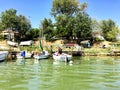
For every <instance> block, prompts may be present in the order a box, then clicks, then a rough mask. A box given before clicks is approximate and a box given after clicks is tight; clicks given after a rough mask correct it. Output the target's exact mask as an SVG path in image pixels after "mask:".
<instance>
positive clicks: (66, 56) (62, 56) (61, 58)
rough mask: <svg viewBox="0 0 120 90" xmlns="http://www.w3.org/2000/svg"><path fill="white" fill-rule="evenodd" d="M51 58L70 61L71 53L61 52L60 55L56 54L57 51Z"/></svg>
mask: <svg viewBox="0 0 120 90" xmlns="http://www.w3.org/2000/svg"><path fill="white" fill-rule="evenodd" d="M53 59H54V60H56V61H65V62H66V61H70V60H72V55H69V54H66V53H62V54H61V55H57V53H54V54H53Z"/></svg>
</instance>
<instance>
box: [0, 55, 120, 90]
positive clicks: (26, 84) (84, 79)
mask: <svg viewBox="0 0 120 90" xmlns="http://www.w3.org/2000/svg"><path fill="white" fill-rule="evenodd" d="M73 60H74V63H73V64H66V63H64V62H53V60H52V59H48V60H41V61H39V62H37V61H34V60H30V59H29V60H22V61H21V60H17V61H9V62H1V63H0V90H120V57H74V58H73Z"/></svg>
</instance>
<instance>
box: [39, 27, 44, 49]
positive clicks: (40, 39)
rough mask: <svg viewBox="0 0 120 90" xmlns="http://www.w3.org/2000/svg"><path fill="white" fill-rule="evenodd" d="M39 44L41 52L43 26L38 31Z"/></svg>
mask: <svg viewBox="0 0 120 90" xmlns="http://www.w3.org/2000/svg"><path fill="white" fill-rule="evenodd" d="M39 42H40V48H41V50H42V51H43V26H42V27H41V29H40V33H39Z"/></svg>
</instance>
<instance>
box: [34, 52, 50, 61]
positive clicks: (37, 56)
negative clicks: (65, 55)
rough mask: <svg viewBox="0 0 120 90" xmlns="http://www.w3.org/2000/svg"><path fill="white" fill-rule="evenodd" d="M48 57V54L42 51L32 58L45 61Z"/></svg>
mask: <svg viewBox="0 0 120 90" xmlns="http://www.w3.org/2000/svg"><path fill="white" fill-rule="evenodd" d="M49 56H50V55H49V53H48V52H47V51H43V53H41V54H37V55H34V56H33V57H34V58H35V59H38V60H41V59H47V58H49Z"/></svg>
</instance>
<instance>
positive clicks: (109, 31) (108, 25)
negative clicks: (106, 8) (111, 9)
mask: <svg viewBox="0 0 120 90" xmlns="http://www.w3.org/2000/svg"><path fill="white" fill-rule="evenodd" d="M100 26H101V29H102V34H103V36H104V38H105V39H106V40H108V41H115V40H116V36H117V34H118V32H119V29H118V27H117V25H116V24H115V22H114V21H113V20H111V19H109V20H102V21H101V23H100Z"/></svg>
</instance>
